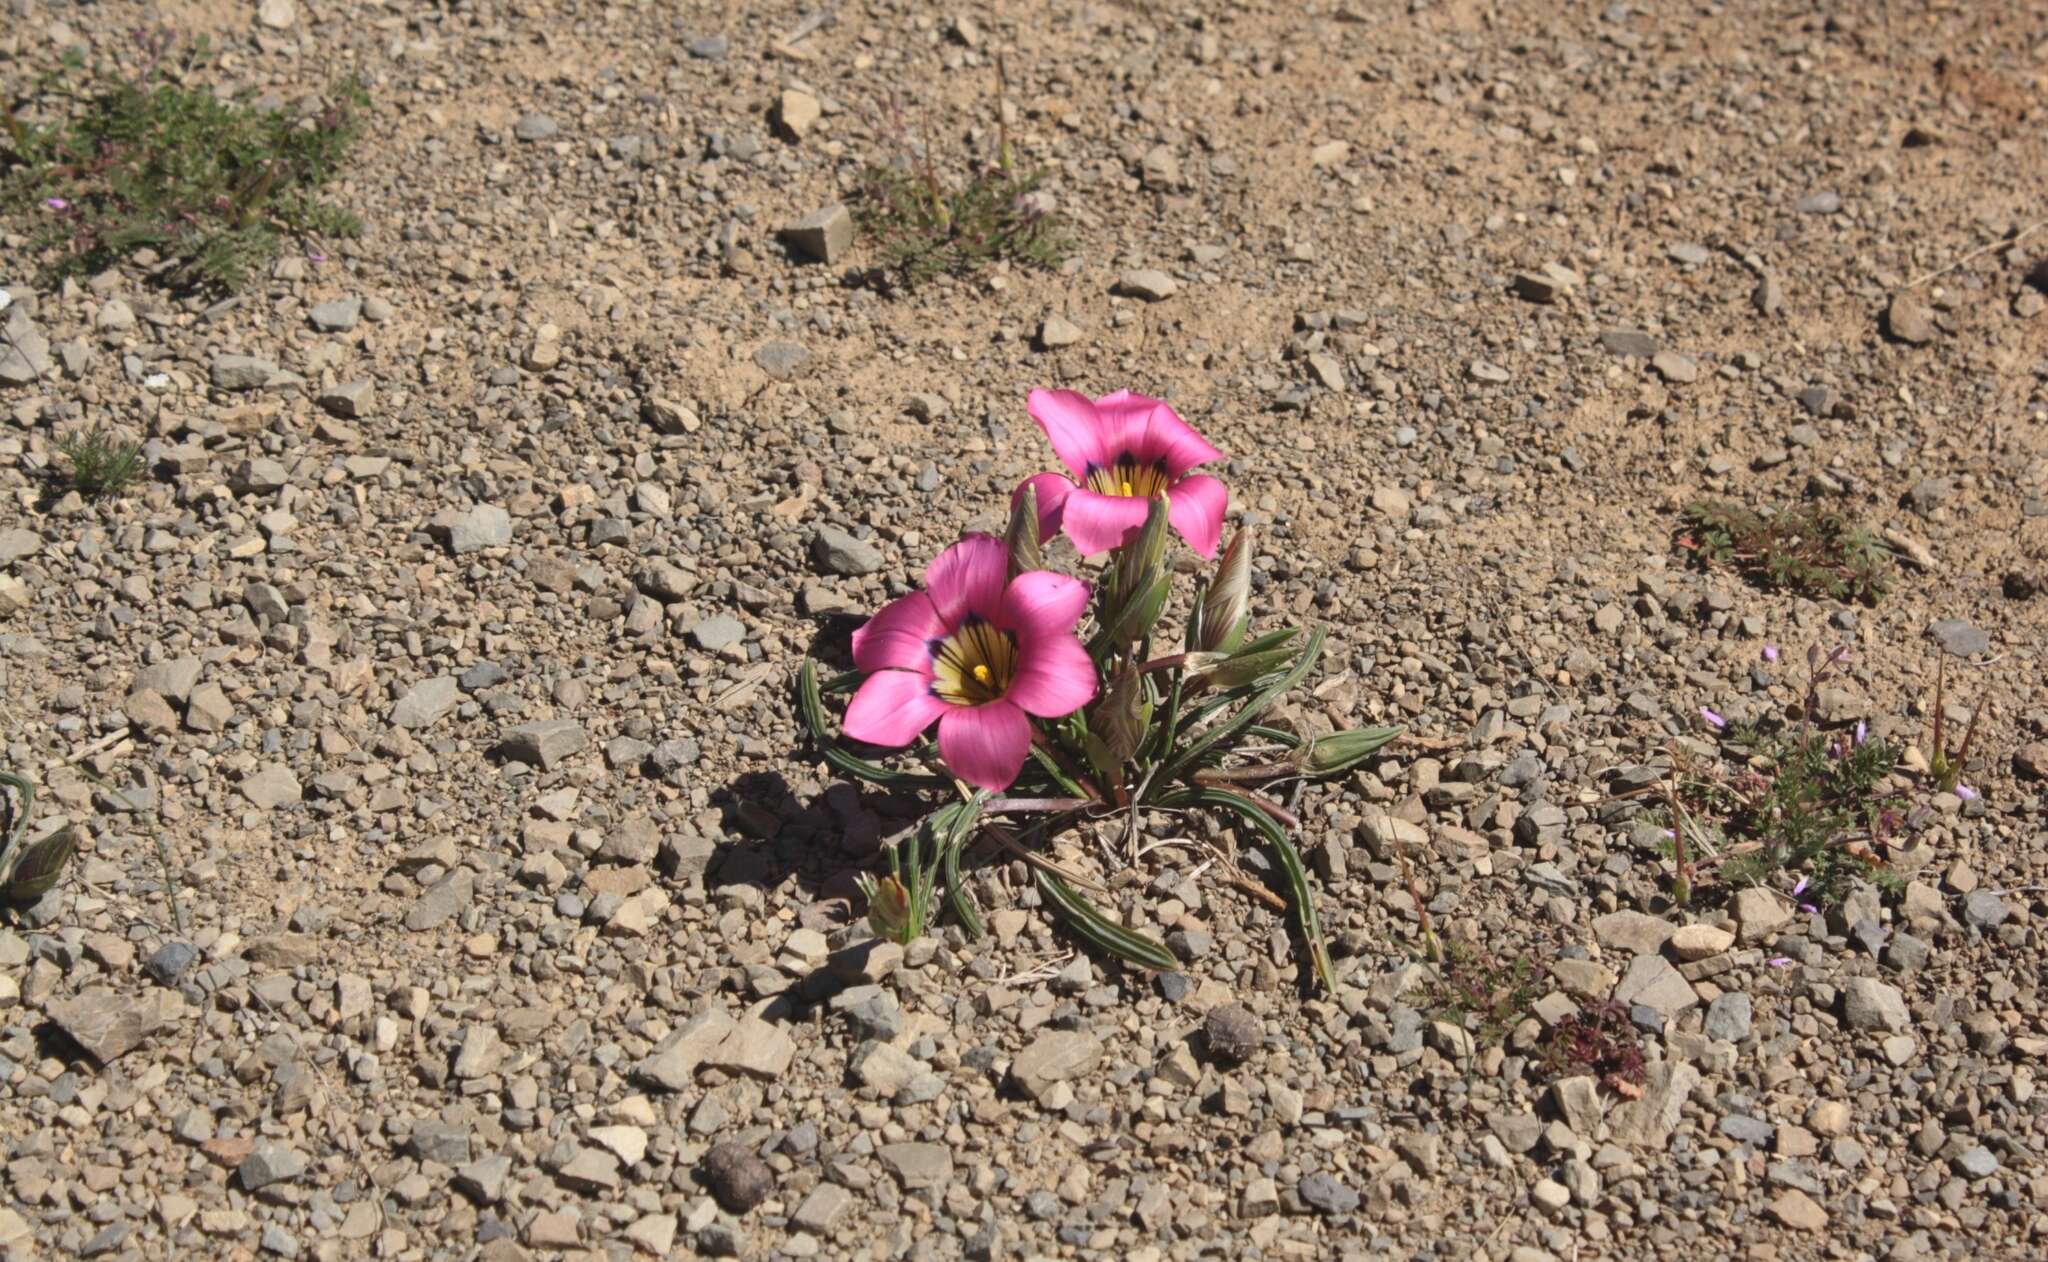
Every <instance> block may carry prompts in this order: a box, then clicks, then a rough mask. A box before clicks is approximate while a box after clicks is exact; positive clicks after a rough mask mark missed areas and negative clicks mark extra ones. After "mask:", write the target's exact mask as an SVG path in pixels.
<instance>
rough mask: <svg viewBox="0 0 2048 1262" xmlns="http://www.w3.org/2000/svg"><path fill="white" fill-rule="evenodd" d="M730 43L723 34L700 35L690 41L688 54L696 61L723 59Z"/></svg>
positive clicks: (729, 47) (730, 45)
mask: <svg viewBox="0 0 2048 1262" xmlns="http://www.w3.org/2000/svg"><path fill="white" fill-rule="evenodd" d="M731 47H732V43H731V41H729V40H727V39H726V38H725V36H723V35H702V36H699V37H698V38H696V39H693V40H691V41H690V44H689V49H690V56H692V57H695V58H696V59H697V60H698V61H724V60H725V55H726V53H727V52H728V51H729V50H730V49H731Z"/></svg>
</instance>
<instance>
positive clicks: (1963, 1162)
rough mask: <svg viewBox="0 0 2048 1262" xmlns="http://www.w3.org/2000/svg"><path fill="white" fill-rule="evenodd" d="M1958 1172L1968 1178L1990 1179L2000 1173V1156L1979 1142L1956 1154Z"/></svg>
mask: <svg viewBox="0 0 2048 1262" xmlns="http://www.w3.org/2000/svg"><path fill="white" fill-rule="evenodd" d="M1955 1167H1956V1173H1957V1174H1960V1175H1962V1176H1963V1177H1964V1178H1966V1179H1988V1178H1990V1177H1991V1176H1992V1175H1994V1174H1997V1173H1998V1158H1997V1157H1995V1156H1993V1155H1992V1152H1991V1150H1990V1149H1989V1148H1986V1147H1985V1146H1984V1145H1982V1144H1977V1145H1974V1146H1972V1147H1969V1148H1965V1149H1964V1150H1963V1151H1961V1152H1959V1153H1957V1154H1956V1159H1955Z"/></svg>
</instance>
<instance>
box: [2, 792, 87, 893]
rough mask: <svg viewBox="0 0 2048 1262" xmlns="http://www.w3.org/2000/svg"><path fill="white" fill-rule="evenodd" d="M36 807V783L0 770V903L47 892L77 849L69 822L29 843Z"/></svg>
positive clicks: (62, 872) (76, 841)
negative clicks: (1, 821)
mask: <svg viewBox="0 0 2048 1262" xmlns="http://www.w3.org/2000/svg"><path fill="white" fill-rule="evenodd" d="M35 806H36V788H35V785H34V784H33V783H31V782H30V781H29V779H28V778H27V777H26V776H20V775H16V774H15V773H14V772H11V771H4V770H0V814H4V815H5V817H6V821H7V822H6V826H5V827H4V828H0V903H32V902H34V901H35V900H36V899H38V898H41V897H42V896H43V895H45V894H47V893H49V892H50V891H51V890H52V889H53V888H55V887H56V884H57V881H58V879H59V878H60V877H62V876H63V875H64V865H65V864H67V863H69V862H71V855H72V853H73V852H74V851H76V850H77V849H78V839H77V836H76V835H75V834H74V833H73V832H72V829H71V826H70V825H69V824H63V825H59V826H58V827H56V828H54V829H51V830H50V831H48V832H46V833H44V835H43V836H41V837H39V838H37V839H36V840H35V841H33V842H29V841H28V828H29V822H30V820H31V819H32V818H33V816H34V814H35Z"/></svg>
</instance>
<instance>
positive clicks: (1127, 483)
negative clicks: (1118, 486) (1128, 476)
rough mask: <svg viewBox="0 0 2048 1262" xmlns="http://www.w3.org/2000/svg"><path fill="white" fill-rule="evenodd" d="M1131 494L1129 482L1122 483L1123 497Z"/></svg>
mask: <svg viewBox="0 0 2048 1262" xmlns="http://www.w3.org/2000/svg"><path fill="white" fill-rule="evenodd" d="M1131 493H1132V491H1131V484H1130V483H1129V482H1125V483H1124V494H1125V495H1129V494H1131Z"/></svg>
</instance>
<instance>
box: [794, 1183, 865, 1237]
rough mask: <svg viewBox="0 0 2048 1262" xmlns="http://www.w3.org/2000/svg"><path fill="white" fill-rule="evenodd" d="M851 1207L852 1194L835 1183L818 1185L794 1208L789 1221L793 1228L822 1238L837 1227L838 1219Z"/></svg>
mask: <svg viewBox="0 0 2048 1262" xmlns="http://www.w3.org/2000/svg"><path fill="white" fill-rule="evenodd" d="M852 1207H853V1193H851V1192H849V1191H847V1190H846V1189H845V1188H843V1187H841V1186H839V1185H838V1184H837V1183H820V1184H819V1185H818V1186H817V1187H815V1188H813V1189H811V1194H810V1195H809V1196H806V1197H805V1198H804V1199H803V1203H802V1204H800V1205H798V1206H797V1207H796V1213H795V1214H793V1215H791V1216H790V1220H789V1221H790V1224H791V1225H792V1226H794V1227H798V1228H800V1229H802V1230H804V1231H808V1232H810V1233H811V1234H812V1235H817V1236H822V1235H826V1234H827V1233H829V1232H830V1231H831V1230H832V1229H833V1228H834V1227H835V1226H837V1225H838V1223H839V1220H840V1218H842V1217H843V1216H844V1215H845V1214H846V1211H847V1210H849V1209H851V1208H852Z"/></svg>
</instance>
